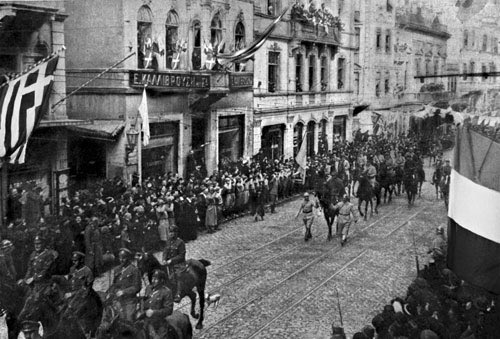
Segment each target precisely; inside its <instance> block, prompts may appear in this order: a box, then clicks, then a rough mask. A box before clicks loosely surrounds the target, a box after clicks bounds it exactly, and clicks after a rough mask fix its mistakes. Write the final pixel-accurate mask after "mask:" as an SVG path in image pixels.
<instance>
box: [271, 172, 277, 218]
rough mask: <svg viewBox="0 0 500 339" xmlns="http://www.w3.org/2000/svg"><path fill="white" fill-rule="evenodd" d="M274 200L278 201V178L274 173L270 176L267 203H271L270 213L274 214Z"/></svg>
mask: <svg viewBox="0 0 500 339" xmlns="http://www.w3.org/2000/svg"><path fill="white" fill-rule="evenodd" d="M276 199H278V178H277V176H276V174H275V173H273V174H271V180H269V202H270V203H271V213H275V212H276Z"/></svg>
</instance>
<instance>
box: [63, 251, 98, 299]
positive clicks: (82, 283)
mask: <svg viewBox="0 0 500 339" xmlns="http://www.w3.org/2000/svg"><path fill="white" fill-rule="evenodd" d="M71 261H72V263H73V266H71V268H70V270H69V274H68V276H67V278H68V280H69V283H70V291H69V292H68V293H66V295H65V296H64V297H65V298H66V299H69V298H71V297H73V296H75V295H76V294H77V293H78V292H87V291H88V290H89V289H90V288H92V284H93V283H94V275H93V274H92V271H91V270H90V268H89V267H88V266H85V264H84V263H85V254H83V253H82V252H79V251H75V252H73V254H72V256H71Z"/></svg>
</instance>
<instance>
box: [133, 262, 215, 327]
mask: <svg viewBox="0 0 500 339" xmlns="http://www.w3.org/2000/svg"><path fill="white" fill-rule="evenodd" d="M136 259H137V267H138V268H139V270H140V271H141V275H144V274H147V275H148V279H149V282H151V277H152V274H153V271H154V270H155V269H161V270H163V271H165V272H166V273H167V275H168V269H167V267H166V266H165V265H161V264H160V262H159V261H158V259H156V258H155V256H154V255H153V254H151V253H141V254H138V255H137V256H136ZM186 264H187V269H186V270H184V272H182V273H181V274H180V277H179V280H180V289H181V290H180V291H178V292H179V294H180V296H181V299H183V298H184V297H185V296H188V297H189V299H191V316H192V317H193V318H195V319H198V323H197V324H196V329H198V330H199V329H202V328H203V319H204V310H205V284H206V282H207V269H206V267H207V266H210V261H208V260H205V259H200V260H195V259H189V260H186ZM167 286H168V287H169V288H170V289H173V287H174V286H172V285H171V282H170V281H168V282H167ZM195 287H196V291H197V293H198V298H199V299H200V313H199V314H198V313H196V311H195V306H196V292H194V291H193V288H195Z"/></svg>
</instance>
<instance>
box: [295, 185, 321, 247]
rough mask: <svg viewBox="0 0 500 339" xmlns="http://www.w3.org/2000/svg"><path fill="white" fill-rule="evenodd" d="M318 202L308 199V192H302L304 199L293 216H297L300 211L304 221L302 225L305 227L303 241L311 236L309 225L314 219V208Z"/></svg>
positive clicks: (310, 225)
mask: <svg viewBox="0 0 500 339" xmlns="http://www.w3.org/2000/svg"><path fill="white" fill-rule="evenodd" d="M318 207H319V205H318V202H317V201H316V203H313V202H312V201H310V200H309V193H307V192H306V193H304V201H303V202H302V205H300V208H299V211H298V212H297V215H296V216H295V218H297V217H298V216H299V215H300V213H301V212H302V220H303V221H304V227H305V228H306V231H305V234H304V241H308V240H309V239H311V238H312V234H311V227H312V224H313V221H314V213H313V211H314V208H318Z"/></svg>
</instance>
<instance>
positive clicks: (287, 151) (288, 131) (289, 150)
mask: <svg viewBox="0 0 500 339" xmlns="http://www.w3.org/2000/svg"><path fill="white" fill-rule="evenodd" d="M285 126H286V128H285V131H284V135H283V154H284V158H285V159H288V158H293V127H294V124H293V122H291V123H287V124H286V125H285Z"/></svg>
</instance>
